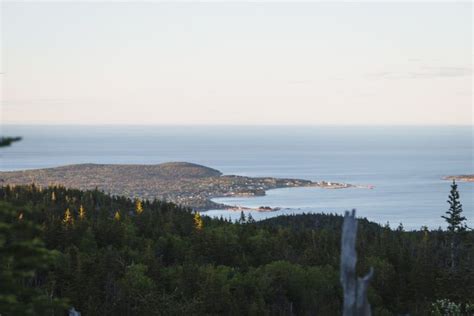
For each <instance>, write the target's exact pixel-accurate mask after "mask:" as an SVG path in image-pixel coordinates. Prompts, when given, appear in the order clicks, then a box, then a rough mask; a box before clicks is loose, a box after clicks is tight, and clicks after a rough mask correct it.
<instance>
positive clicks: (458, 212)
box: [441, 180, 466, 234]
mask: <svg viewBox="0 0 474 316" xmlns="http://www.w3.org/2000/svg"><path fill="white" fill-rule="evenodd" d="M447 202H448V204H449V210H448V211H447V212H446V215H447V216H441V217H442V218H444V219H445V220H446V222H447V223H448V231H449V232H450V233H452V234H454V233H459V232H463V231H465V230H466V224H465V221H466V217H464V216H462V204H461V202H460V201H459V192H458V185H457V184H456V181H455V180H453V184H451V192H450V194H449V199H448V201H447Z"/></svg>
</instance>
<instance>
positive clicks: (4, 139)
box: [0, 137, 21, 147]
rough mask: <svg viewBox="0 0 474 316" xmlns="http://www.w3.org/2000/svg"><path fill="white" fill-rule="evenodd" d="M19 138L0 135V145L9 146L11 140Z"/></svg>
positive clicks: (19, 138) (18, 138) (14, 140)
mask: <svg viewBox="0 0 474 316" xmlns="http://www.w3.org/2000/svg"><path fill="white" fill-rule="evenodd" d="M20 140H21V137H0V147H6V146H10V145H11V144H12V143H13V142H17V141H20Z"/></svg>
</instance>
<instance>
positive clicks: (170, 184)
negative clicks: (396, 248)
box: [0, 162, 373, 212]
mask: <svg viewBox="0 0 474 316" xmlns="http://www.w3.org/2000/svg"><path fill="white" fill-rule="evenodd" d="M32 183H35V184H36V185H38V186H41V187H48V186H51V185H56V186H57V185H60V186H64V187H66V188H71V189H79V190H94V189H98V190H100V191H103V192H106V193H108V194H111V195H116V196H126V197H129V198H132V199H136V198H139V199H142V200H149V201H153V200H155V199H157V200H162V201H168V202H172V203H175V204H177V205H181V206H184V207H189V208H192V209H194V210H198V211H207V210H212V209H228V208H230V209H233V208H235V207H237V208H238V209H240V208H239V207H241V206H232V205H225V204H220V203H216V202H214V201H212V199H216V198H230V197H255V196H264V195H266V191H268V190H273V189H280V188H296V187H316V188H321V189H333V190H337V189H347V188H365V189H367V188H368V189H372V188H373V186H370V185H366V186H363V185H354V184H349V183H339V182H331V181H326V180H320V181H311V180H305V179H292V178H274V177H247V176H238V175H224V174H223V173H222V172H221V171H219V170H216V169H213V168H209V167H206V166H202V165H198V164H194V163H188V162H168V163H162V164H155V165H148V164H92V163H86V164H76V165H66V166H60V167H53V168H44V169H27V170H21V171H4V172H0V185H8V184H10V185H27V184H32ZM257 210H260V211H262V212H263V211H265V212H268V211H272V210H273V209H272V208H269V207H265V206H263V207H261V208H257Z"/></svg>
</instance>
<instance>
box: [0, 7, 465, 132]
mask: <svg viewBox="0 0 474 316" xmlns="http://www.w3.org/2000/svg"><path fill="white" fill-rule="evenodd" d="M2 6H3V7H2V40H3V43H2V51H1V53H2V60H3V65H2V70H1V72H2V73H3V74H2V75H0V76H1V77H2V86H3V91H2V105H1V107H2V109H1V110H2V111H1V114H2V116H1V122H3V123H21V124H31V123H36V124H45V123H48V124H51V123H53V124H69V123H81V124H101V123H126V124H305V125H307V124H377V125H379V124H391V125H394V124H395V125H396V124H421V125H433V124H459V125H466V124H468V125H470V124H472V122H473V98H472V97H473V94H472V93H473V87H472V74H473V73H472V58H473V52H472V44H473V38H472V36H473V34H472V32H473V30H472V22H473V21H472V15H473V11H472V3H471V2H464V3H458V4H453V3H426V2H424V3H418V4H416V3H410V2H403V3H393V4H389V3H374V2H363V3H339V4H330V3H322V2H319V3H318V2H316V3H300V4H296V3H274V4H272V3H233V4H230V3H184V2H182V3H131V2H130V3H127V2H125V3H105V2H104V3H99V2H86V3H44V2H40V3H31V2H30V3H27V2H23V3H13V2H3V5H2Z"/></svg>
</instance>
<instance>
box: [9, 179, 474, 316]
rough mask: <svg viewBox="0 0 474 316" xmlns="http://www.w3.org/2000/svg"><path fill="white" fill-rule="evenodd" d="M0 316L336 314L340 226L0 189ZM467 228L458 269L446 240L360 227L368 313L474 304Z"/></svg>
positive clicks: (96, 195)
mask: <svg viewBox="0 0 474 316" xmlns="http://www.w3.org/2000/svg"><path fill="white" fill-rule="evenodd" d="M0 217H1V218H0V223H2V225H1V226H0V228H1V229H0V241H1V243H0V246H1V247H0V249H1V255H0V267H1V270H0V311H1V312H2V314H4V315H52V314H53V310H55V314H56V315H62V313H63V312H62V311H63V310H64V309H65V308H69V307H71V306H73V307H74V308H75V309H76V310H78V311H80V312H82V313H83V315H186V314H190V315H216V314H227V315H340V314H341V301H342V291H341V287H340V283H339V251H340V248H339V245H340V232H341V231H340V230H341V223H342V218H341V217H340V216H336V215H308V214H306V215H299V216H282V217H277V218H272V219H269V220H266V221H262V222H258V223H256V222H254V221H253V220H252V219H251V218H250V219H249V218H245V217H242V219H241V220H240V221H239V222H237V223H231V222H229V221H226V220H225V219H211V218H207V217H201V216H200V215H199V214H198V213H193V212H191V211H190V210H188V209H184V208H180V207H177V206H176V205H174V204H170V203H164V202H160V201H150V202H148V201H140V200H136V201H134V200H130V199H128V198H124V197H111V196H108V195H106V194H104V193H101V192H99V191H97V190H93V191H79V190H73V189H65V188H62V187H49V188H46V189H39V188H38V187H35V186H16V187H8V186H7V187H2V188H0ZM473 239H474V236H473V233H472V232H466V233H465V235H463V242H462V247H460V248H459V249H460V251H459V253H457V254H456V256H457V264H456V268H455V269H451V268H450V267H449V265H448V259H449V251H448V250H447V245H448V240H449V238H448V234H447V233H446V232H443V231H428V230H421V231H417V232H405V231H403V229H402V228H401V227H400V228H399V229H397V230H391V229H390V228H388V227H381V226H379V225H376V224H373V223H370V222H368V221H366V220H360V221H359V231H358V239H357V248H358V252H359V254H360V256H359V262H358V270H359V274H361V273H362V272H366V271H367V270H368V269H369V266H373V267H374V268H375V271H376V274H375V278H374V280H373V282H372V283H371V288H370V291H369V300H370V302H371V304H372V306H373V310H374V314H375V315H394V314H407V313H409V314H410V315H427V314H430V313H431V311H432V303H433V302H435V301H436V300H438V299H450V300H452V301H455V302H458V303H468V302H473V301H474V289H473V285H474V276H473V271H472V267H474V262H473V260H474V256H472V248H469V245H472V242H473Z"/></svg>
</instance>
